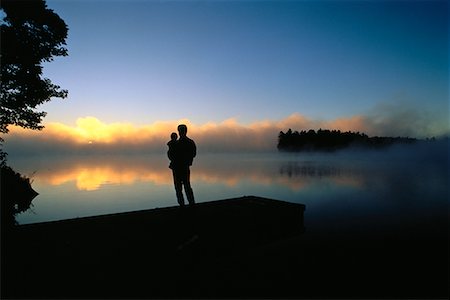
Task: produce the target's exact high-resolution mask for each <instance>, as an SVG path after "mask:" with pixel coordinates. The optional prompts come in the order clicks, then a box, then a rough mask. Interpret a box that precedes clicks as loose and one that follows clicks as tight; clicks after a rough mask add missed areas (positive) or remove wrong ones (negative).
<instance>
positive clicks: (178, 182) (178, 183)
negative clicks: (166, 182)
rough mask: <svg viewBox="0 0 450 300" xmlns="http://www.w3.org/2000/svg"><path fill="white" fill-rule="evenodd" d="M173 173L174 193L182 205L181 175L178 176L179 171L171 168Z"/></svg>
mask: <svg viewBox="0 0 450 300" xmlns="http://www.w3.org/2000/svg"><path fill="white" fill-rule="evenodd" d="M172 173H173V183H174V185H175V193H176V195H177V201H178V204H180V206H182V207H183V206H184V197H183V184H182V176H180V175H181V174H180V172H179V171H175V170H172Z"/></svg>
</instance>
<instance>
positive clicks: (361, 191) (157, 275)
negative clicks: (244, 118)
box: [9, 141, 449, 299]
mask: <svg viewBox="0 0 450 300" xmlns="http://www.w3.org/2000/svg"><path fill="white" fill-rule="evenodd" d="M199 149H200V151H199V152H198V157H197V158H196V159H195V161H194V165H193V167H192V185H193V188H194V193H195V196H196V200H197V202H205V201H213V200H220V199H227V198H234V197H240V196H243V195H256V196H261V197H267V198H273V199H278V200H284V201H289V202H294V203H302V204H305V205H306V210H305V212H304V228H305V230H304V232H303V233H301V234H299V235H298V236H295V237H292V238H286V239H283V240H274V241H271V242H270V243H269V244H268V245H264V246H261V247H256V248H251V249H248V250H246V251H243V250H242V252H237V254H236V256H233V255H231V254H229V255H230V256H223V255H220V254H217V253H215V252H214V251H212V252H202V251H200V250H199V256H198V257H197V256H193V257H194V258H192V260H191V259H187V260H186V261H185V262H183V264H182V265H181V266H178V267H179V269H178V272H184V273H183V274H184V275H183V276H181V277H180V278H182V279H180V280H179V281H178V283H177V284H176V285H177V286H178V284H179V283H181V282H182V283H183V284H185V285H182V286H183V287H188V286H189V287H190V286H191V285H194V286H197V287H198V288H197V289H193V290H191V293H192V294H189V291H185V289H184V288H181V290H179V293H180V294H176V292H175V294H173V295H179V296H192V297H193V298H197V296H202V295H203V296H204V297H206V298H214V297H212V295H221V296H222V297H223V296H226V295H230V296H232V297H237V296H239V298H241V296H243V295H248V296H252V297H255V296H260V297H262V296H263V295H264V297H269V298H278V297H281V298H301V297H304V298H412V299H422V298H443V299H447V298H448V263H449V261H448V258H449V257H448V238H449V236H448V233H449V232H448V225H449V224H448V216H449V206H448V202H449V187H448V186H449V168H448V167H449V166H448V159H449V151H448V142H447V141H445V142H434V143H428V142H427V143H425V142H424V143H419V144H415V145H413V146H411V145H409V146H395V147H392V148H389V149H386V150H380V151H376V150H370V151H368V150H365V151H363V150H346V151H340V152H336V153H279V152H273V153H226V154H224V153H222V154H219V153H215V154H214V153H202V151H201V145H199ZM9 164H10V165H11V166H13V167H14V168H15V169H16V170H17V171H19V172H21V173H22V174H24V175H28V176H31V178H32V180H33V187H34V189H35V190H36V191H37V192H39V195H38V196H37V197H36V198H35V199H34V200H33V203H32V204H33V206H32V208H31V209H30V210H28V211H26V212H24V213H22V214H20V215H18V216H17V221H18V222H19V223H20V224H27V223H36V222H45V221H52V220H60V219H67V218H78V217H84V216H93V215H100V214H110V213H116V212H126V211H136V210H143V209H150V208H156V207H167V206H176V205H177V201H176V197H175V191H174V188H173V183H172V175H171V170H170V169H169V168H168V160H167V158H166V155H165V153H153V154H147V155H103V156H98V155H97V156H90V155H78V156H73V155H72V156H67V155H60V156H58V155H54V156H28V157H19V156H14V155H10V156H9ZM299 217H300V216H299ZM276 220H277V218H274V219H270V220H267V224H273V222H276ZM299 220H300V219H299ZM225 222H228V220H226V221H225ZM229 222H233V220H229ZM275 225H276V224H275ZM187 226H189V225H187ZM223 226H224V228H227V224H224V225H223ZM275 227H276V226H275ZM144 230H145V229H144ZM149 230H150V228H149ZM156 230H158V228H157V229H156ZM113 234H116V233H113ZM260 234H264V232H262V233H261V232H260ZM119 236H120V235H119ZM122 238H123V237H122ZM37 240H39V238H37ZM63 241H64V239H63V238H61V240H60V241H54V242H55V243H56V244H57V245H60V246H61V247H63V248H64V249H66V248H65V247H67V245H70V244H67V243H63ZM21 242H23V245H25V246H23V247H20V248H21V249H26V250H25V251H26V253H27V254H26V255H27V259H28V260H23V258H22V257H21V256H20V255H19V257H20V259H19V258H16V259H12V260H11V261H15V262H17V261H20V262H21V263H23V266H22V267H20V268H18V269H15V268H10V270H12V272H13V275H14V274H15V275H14V276H16V277H15V278H16V281H15V282H16V283H17V284H18V285H20V284H21V283H22V281H23V280H24V279H23V278H28V281H26V280H25V281H24V282H27V283H26V286H28V287H30V286H31V287H30V289H29V291H30V293H31V294H30V295H34V296H35V295H40V296H41V297H45V295H66V290H71V288H68V287H69V286H70V287H72V283H71V282H70V280H69V283H66V281H67V280H66V279H67V278H72V280H73V281H74V282H77V284H80V287H82V288H81V289H75V290H74V291H75V292H74V293H75V295H77V294H76V293H77V292H79V293H80V295H83V296H85V297H86V296H88V295H91V294H89V289H88V288H86V286H88V287H89V286H90V287H92V288H94V295H95V291H96V292H97V293H99V295H102V296H103V297H101V298H109V297H104V296H105V295H111V296H112V295H114V296H115V297H117V294H116V292H117V291H118V292H119V295H120V292H122V295H123V296H126V297H125V298H129V297H130V296H133V295H134V296H144V297H137V298H148V297H152V296H153V297H156V298H159V297H160V296H168V294H167V291H169V290H170V291H172V290H173V289H172V288H173V286H172V285H173V272H174V271H173V269H172V268H173V267H174V266H173V265H172V267H170V266H169V267H167V266H166V263H167V261H171V260H172V259H175V261H176V262H177V263H175V265H177V264H178V263H180V261H179V260H180V259H181V260H182V261H183V259H182V257H184V258H186V257H185V256H183V255H182V254H180V255H181V256H180V257H178V256H176V255H175V256H174V257H171V258H170V259H167V261H165V260H164V259H162V260H161V264H160V265H159V268H158V267H155V263H154V261H155V257H153V256H150V257H148V259H147V258H145V259H142V258H139V257H140V256H137V257H136V258H135V259H136V261H135V263H134V264H133V263H130V262H129V257H127V255H125V257H123V258H122V257H121V258H119V257H118V256H115V255H116V254H114V253H115V252H113V253H112V254H111V255H112V256H105V255H104V253H103V252H102V253H98V252H96V251H98V249H91V245H89V243H87V244H81V245H77V246H78V247H80V248H76V245H75V244H74V245H73V247H75V248H74V249H78V250H74V251H75V252H74V253H79V252H77V251H81V250H80V249H84V250H83V251H84V252H83V253H85V255H87V256H88V257H91V258H93V261H91V262H90V263H87V265H89V268H90V271H89V274H90V277H89V276H88V275H86V274H84V269H83V268H84V267H81V270H80V269H79V271H78V272H79V273H72V272H73V267H72V268H71V267H69V268H68V269H67V270H65V269H59V264H57V265H56V266H53V269H52V268H49V264H48V263H47V260H48V259H49V258H48V257H47V258H45V255H44V254H43V253H39V252H38V253H33V255H31V256H29V255H28V252H27V251H28V249H27V248H26V245H28V243H31V244H30V245H32V243H33V241H27V240H25V241H21ZM120 242H121V240H118V243H119V244H118V245H120ZM150 245H151V243H150ZM33 249H34V248H33ZM68 249H70V248H68ZM120 249H122V248H120ZM124 249H125V250H124ZM124 249H122V250H120V251H121V252H120V253H122V254H121V255H123V252H122V251H131V252H133V253H134V251H138V250H139V249H135V248H132V247H131V248H124ZM151 249H153V248H152V247H151ZM206 249H208V248H206ZM91 251H92V254H91ZM96 253H97V254H96ZM125 253H130V252H125ZM194 253H196V252H195V251H194ZM42 255H44V256H42ZM49 255H50V256H51V255H52V254H49ZM76 255H78V254H76ZM146 255H147V254H146ZM146 255H145V257H147V256H146ZM203 255H206V258H205V260H200V259H199V257H203ZM28 256H29V257H28ZM43 257H44V258H43ZM76 257H78V256H76ZM177 257H178V259H179V260H177ZM195 257H197V258H196V259H195ZM60 259H61V257H60ZM75 261H76V260H75ZM101 262H103V265H102V264H100V266H102V267H98V266H99V263H101ZM67 263H70V260H68V261H66V256H64V255H63V256H62V265H63V266H66V265H67ZM75 264H76V265H78V263H77V262H76V263H75ZM91 264H92V267H91ZM116 264H119V266H120V265H121V264H122V269H120V268H119V270H122V271H117V270H116ZM186 264H187V265H188V266H190V267H186V268H185V267H184V266H186ZM13 265H14V266H15V264H13ZM30 265H31V266H32V267H31V268H30V269H29V270H28V271H27V272H25V273H24V272H23V270H24V268H25V266H27V268H28V266H30ZM33 266H34V267H33ZM84 266H86V265H84ZM123 266H128V267H126V268H125V269H123ZM42 268H46V270H47V273H45V272H44V275H42V272H41V271H40V270H41V269H42ZM55 268H56V270H57V271H56V274H57V275H56V277H52V276H55ZM105 268H106V269H105ZM155 268H156V269H155ZM61 270H62V273H60V272H61ZM105 270H110V271H105ZM123 270H126V271H123ZM139 270H141V271H143V270H145V271H143V272H144V273H145V274H147V273H149V274H150V275H152V276H153V277H150V278H151V279H149V278H148V277H141V275H138V274H140V273H139V272H138V271H139ZM148 270H151V272H147V271H148ZM14 272H15V273H14ZM33 272H35V273H33ZM99 272H100V273H99ZM102 272H104V273H102ZM114 272H118V273H114ZM121 272H123V273H124V274H127V275H126V277H127V278H128V280H126V281H122V279H120V278H122V277H121V276H119V275H123V274H119V273H121ZM165 272H169V273H170V275H167V276H169V277H165V276H166V275H164V274H166V273H165ZM192 272H193V273H192ZM110 273H111V274H117V275H118V276H115V275H113V276H111V278H115V279H114V280H116V281H115V282H114V283H113V284H111V282H110V281H108V280H106V281H104V282H103V284H104V285H103V286H102V285H101V284H100V286H97V285H96V284H97V283H95V282H97V279H95V280H94V279H93V278H96V276H100V278H104V274H110ZM24 274H25V275H24ZM33 274H34V275H33ZM45 274H46V275H45ZM60 274H64V275H63V278H65V279H64V280H62V281H61V282H60V284H62V287H61V286H60V285H56V286H57V287H56V288H55V287H54V286H55V285H54V284H51V285H49V284H47V282H54V281H55V280H57V279H58V278H59V276H61V275H60ZM78 274H83V275H82V276H80V275H78ZM99 274H103V275H99ZM147 275H148V274H147ZM147 275H146V276H147ZM24 276H25V277H24ZM27 276H28V277H27ZM46 276H47V277H46ZM49 276H50V277H49ZM191 276H192V278H191ZM79 277H81V278H79ZM19 278H20V279H19ZM36 278H39V279H36ZM48 278H53V280H52V279H48ZM217 278H219V279H217ZM83 279H84V281H83ZM188 279H190V280H191V281H189V280H188ZM225 279H226V281H223V280H225ZM80 280H81V281H80ZM186 280H188V281H186ZM135 282H137V284H135ZM149 282H152V283H153V285H151V284H150V285H151V286H153V289H148V288H147V287H148V283H149ZM194 282H195V284H194ZM224 282H226V283H224ZM197 283H201V284H199V285H198V284H197ZM66 284H67V286H66ZM92 284H94V285H92ZM160 287H162V288H161V290H160V293H159V294H158V289H157V288H160ZM155 288H156V291H155ZM17 289H18V290H20V291H22V290H23V289H22V287H17ZM188 290H189V289H188ZM208 291H209V292H208ZM34 293H36V294H34ZM49 293H50V294H49ZM52 293H54V294H52ZM58 293H61V294H58ZM86 293H87V294H86ZM140 293H142V294H140ZM246 293H247V294H246ZM266 293H268V294H266ZM19 294H20V293H19ZM169 295H170V293H169ZM158 296H159V297H158ZM119 297H120V296H119ZM260 297H256V298H260ZM32 298H35V297H32ZM55 298H60V297H55ZM132 298H133V297H132ZM175 298H178V297H175ZM200 298H201V297H200ZM225 298H228V297H225ZM244 298H245V297H244Z"/></svg>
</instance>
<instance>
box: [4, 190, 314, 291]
mask: <svg viewBox="0 0 450 300" xmlns="http://www.w3.org/2000/svg"><path fill="white" fill-rule="evenodd" d="M304 210H305V206H304V205H302V204H294V203H288V202H283V201H278V200H272V199H266V198H260V197H254V196H246V197H241V198H235V199H226V200H219V201H212V202H206V203H198V204H196V205H195V206H193V207H184V208H180V207H178V206H177V207H167V208H157V209H151V210H144V211H135V212H126V213H119V214H111V215H101V216H95V217H86V218H77V219H70V220H62V221H54V222H45V223H36V224H29V225H22V226H18V228H16V230H14V232H12V233H11V234H10V236H9V241H8V244H9V245H8V247H7V248H6V249H5V251H6V253H4V254H6V259H5V260H4V262H5V265H4V266H3V268H2V269H3V270H2V273H3V274H2V275H5V276H7V278H6V279H4V282H3V283H2V285H3V286H2V288H3V292H2V293H4V296H5V297H7V298H10V297H11V298H14V297H25V298H42V297H43V298H116V297H119V298H121V297H124V298H135V297H137V298H154V297H156V298H161V297H175V298H180V297H181V298H183V297H213V296H215V295H214V294H215V293H220V291H224V290H227V288H226V287H225V286H223V284H225V283H226V282H227V281H228V282H234V281H233V280H231V277H232V276H236V274H237V273H238V272H239V264H241V262H242V263H245V262H246V261H248V260H247V259H245V257H248V256H249V255H251V253H252V252H258V249H261V248H263V247H270V245H273V244H276V243H277V242H279V241H283V240H287V239H290V238H293V237H295V236H299V235H301V234H302V233H303V231H304V224H303V213H304ZM260 267H262V265H261V266H260ZM5 268H6V269H5ZM227 277H230V278H229V279H228V280H227V279H226V278H227ZM238 277H239V276H238ZM224 280H225V281H224ZM233 284H234V285H236V284H237V283H236V282H234V283H233ZM241 284H242V283H241ZM200 286H201V287H200ZM243 286H245V284H244V285H243ZM218 296H220V294H219V295H218ZM222 296H223V295H222Z"/></svg>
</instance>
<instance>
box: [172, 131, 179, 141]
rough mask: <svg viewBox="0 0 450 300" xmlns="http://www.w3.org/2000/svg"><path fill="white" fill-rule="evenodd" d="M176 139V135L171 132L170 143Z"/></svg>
mask: <svg viewBox="0 0 450 300" xmlns="http://www.w3.org/2000/svg"><path fill="white" fill-rule="evenodd" d="M177 138H178V134H176V132H172V134H171V135H170V139H171V140H172V141H176V140H177Z"/></svg>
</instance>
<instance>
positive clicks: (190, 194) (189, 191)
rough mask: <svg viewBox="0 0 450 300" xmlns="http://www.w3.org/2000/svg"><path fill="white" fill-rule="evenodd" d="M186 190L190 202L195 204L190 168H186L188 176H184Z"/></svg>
mask: <svg viewBox="0 0 450 300" xmlns="http://www.w3.org/2000/svg"><path fill="white" fill-rule="evenodd" d="M183 183H184V191H185V192H186V197H187V199H188V202H189V204H190V205H194V204H195V200H194V191H193V190H192V186H191V171H190V170H189V168H188V169H187V170H186V176H185V178H184V182H183Z"/></svg>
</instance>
